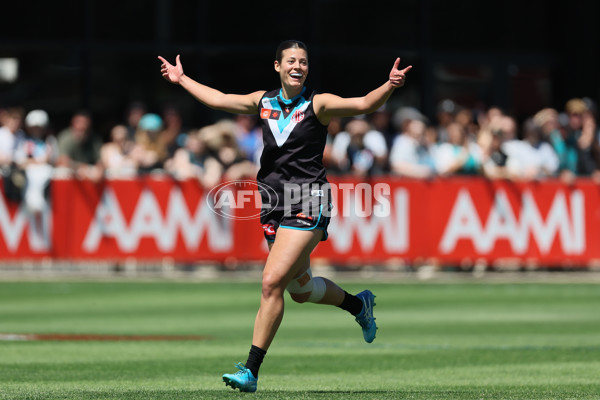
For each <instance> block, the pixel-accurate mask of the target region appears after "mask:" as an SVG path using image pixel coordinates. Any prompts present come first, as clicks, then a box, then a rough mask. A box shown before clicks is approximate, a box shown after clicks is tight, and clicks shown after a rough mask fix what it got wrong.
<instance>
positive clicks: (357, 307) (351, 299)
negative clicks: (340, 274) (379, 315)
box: [338, 291, 363, 315]
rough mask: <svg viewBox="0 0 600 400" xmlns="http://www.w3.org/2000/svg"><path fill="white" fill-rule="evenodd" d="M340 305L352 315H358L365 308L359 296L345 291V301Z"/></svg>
mask: <svg viewBox="0 0 600 400" xmlns="http://www.w3.org/2000/svg"><path fill="white" fill-rule="evenodd" d="M338 307H339V308H341V309H342V310H346V311H348V312H349V313H350V314H352V315H358V314H360V312H361V311H362V309H363V302H362V301H361V300H360V299H359V298H358V297H356V296H353V295H351V294H349V293H348V292H346V291H344V301H342V304H340V305H339V306H338Z"/></svg>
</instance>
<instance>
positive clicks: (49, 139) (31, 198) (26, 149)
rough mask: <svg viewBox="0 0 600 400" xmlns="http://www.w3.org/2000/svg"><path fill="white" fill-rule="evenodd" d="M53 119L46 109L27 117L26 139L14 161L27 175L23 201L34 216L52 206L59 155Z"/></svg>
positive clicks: (20, 142)
mask: <svg viewBox="0 0 600 400" xmlns="http://www.w3.org/2000/svg"><path fill="white" fill-rule="evenodd" d="M49 122H50V120H49V117H48V113H46V111H44V110H32V111H30V112H28V113H27V116H26V117H25V136H24V137H23V140H20V141H18V143H17V147H16V148H15V152H14V162H15V164H16V165H17V166H18V168H20V169H21V170H22V171H24V172H25V185H24V187H23V200H24V202H25V207H26V210H27V211H28V212H30V213H32V214H34V215H37V214H40V213H42V212H43V211H44V210H45V209H47V207H48V191H47V189H48V186H49V183H50V178H51V177H52V170H53V166H54V164H55V162H56V158H57V155H58V146H57V142H56V138H55V137H54V135H52V134H50V132H49Z"/></svg>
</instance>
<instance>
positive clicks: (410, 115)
mask: <svg viewBox="0 0 600 400" xmlns="http://www.w3.org/2000/svg"><path fill="white" fill-rule="evenodd" d="M415 119H416V120H419V121H422V122H424V123H425V124H426V125H429V120H428V119H427V117H425V115H423V114H422V113H421V112H420V111H419V110H417V109H416V108H414V107H409V106H406V107H400V108H398V109H397V110H396V112H395V113H394V116H393V117H392V125H393V128H394V129H395V131H396V135H395V136H397V135H400V134H402V133H403V132H406V130H407V129H408V124H410V121H412V120H415ZM438 139H439V136H438Z"/></svg>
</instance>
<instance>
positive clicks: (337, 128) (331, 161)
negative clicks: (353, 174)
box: [323, 117, 342, 174]
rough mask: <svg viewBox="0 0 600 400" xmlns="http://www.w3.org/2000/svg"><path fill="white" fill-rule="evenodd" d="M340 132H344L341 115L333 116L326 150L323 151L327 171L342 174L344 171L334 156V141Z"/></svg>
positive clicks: (328, 130) (328, 128) (329, 126)
mask: <svg viewBox="0 0 600 400" xmlns="http://www.w3.org/2000/svg"><path fill="white" fill-rule="evenodd" d="M340 132H342V119H341V118H339V117H333V118H331V120H330V121H329V125H327V140H326V142H325V150H324V151H323V165H324V166H325V168H326V169H327V172H328V173H332V174H340V173H341V172H342V170H340V168H339V167H338V165H337V162H336V160H335V157H334V156H333V141H334V140H335V137H336V136H337V135H338V134H339V133H340Z"/></svg>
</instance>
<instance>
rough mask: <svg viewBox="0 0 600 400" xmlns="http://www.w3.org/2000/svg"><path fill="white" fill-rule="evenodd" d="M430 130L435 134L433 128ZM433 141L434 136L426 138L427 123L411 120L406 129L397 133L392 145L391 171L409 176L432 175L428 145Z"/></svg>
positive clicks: (431, 156) (432, 162)
mask: <svg viewBox="0 0 600 400" xmlns="http://www.w3.org/2000/svg"><path fill="white" fill-rule="evenodd" d="M431 132H433V135H435V134H436V131H435V129H432V130H431ZM430 134H431V133H430ZM435 141H436V140H435V138H434V139H433V140H432V139H429V141H428V140H427V125H425V123H424V122H423V121H420V120H417V119H415V120H411V121H410V122H409V123H408V126H407V129H406V131H405V132H404V133H402V134H400V135H398V136H397V137H396V139H395V140H394V143H393V145H392V150H391V151H390V167H391V170H392V173H394V174H397V175H400V176H406V177H410V178H430V177H433V176H434V175H435V163H434V160H433V155H432V151H431V147H430V146H436V143H435Z"/></svg>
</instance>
